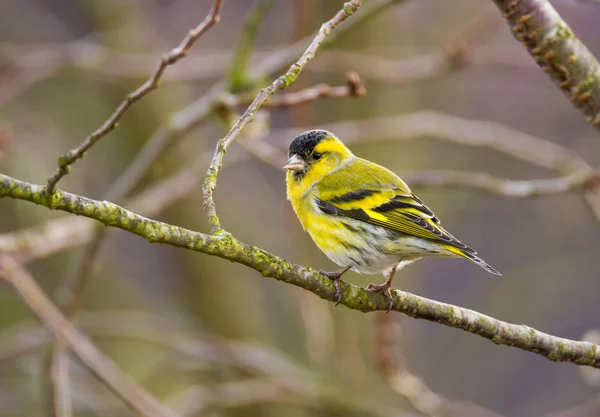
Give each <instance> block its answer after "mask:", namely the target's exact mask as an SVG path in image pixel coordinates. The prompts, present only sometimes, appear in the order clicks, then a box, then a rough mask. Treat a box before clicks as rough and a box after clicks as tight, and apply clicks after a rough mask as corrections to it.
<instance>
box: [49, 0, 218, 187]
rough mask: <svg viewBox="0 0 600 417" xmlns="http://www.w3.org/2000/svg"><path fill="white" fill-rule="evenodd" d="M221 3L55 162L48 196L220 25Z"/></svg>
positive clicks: (213, 6) (214, 2) (214, 4)
mask: <svg viewBox="0 0 600 417" xmlns="http://www.w3.org/2000/svg"><path fill="white" fill-rule="evenodd" d="M222 5H223V0H214V1H213V4H212V7H211V10H210V12H209V13H208V15H207V16H206V18H205V19H204V20H203V21H202V22H201V23H200V24H199V25H198V26H196V27H195V28H194V29H191V30H190V31H189V32H188V34H187V35H186V37H185V38H184V39H183V41H181V43H180V44H179V46H177V47H176V48H174V49H172V50H170V51H169V52H168V53H167V54H165V55H164V56H163V57H162V58H161V59H160V61H159V63H158V66H157V67H156V69H155V70H154V73H153V74H152V75H151V76H150V78H148V80H147V81H146V82H145V83H144V84H142V85H141V86H140V87H139V88H138V89H137V90H135V91H134V92H132V93H130V94H128V95H127V97H126V98H125V99H124V100H123V101H122V102H121V104H120V105H119V107H117V109H116V110H115V111H114V112H113V114H112V115H111V116H110V117H109V118H108V119H107V120H106V121H105V122H104V123H103V124H102V126H100V127H99V128H98V129H97V130H96V131H94V132H93V133H92V134H90V135H89V136H88V137H87V138H86V139H85V140H84V141H83V143H81V145H79V146H78V147H77V148H74V149H72V150H70V151H69V152H67V153H66V154H64V155H63V156H61V157H60V158H58V170H57V171H56V173H55V174H54V175H52V176H51V177H49V178H48V185H47V191H46V193H47V195H48V196H50V195H52V193H53V192H54V188H55V186H56V184H57V183H58V181H60V179H61V178H62V177H64V176H65V175H67V174H68V173H69V171H70V168H71V165H72V164H73V163H74V162H75V161H77V160H78V159H80V158H83V155H84V154H85V153H86V152H87V151H88V150H89V149H90V148H91V147H92V146H94V144H95V143H96V142H98V141H99V140H100V139H102V138H103V137H104V136H106V135H107V134H108V133H110V132H111V131H112V130H113V129H114V128H115V127H117V123H118V122H119V120H121V118H122V117H123V115H124V114H125V112H127V110H128V109H129V108H130V107H131V106H132V105H133V104H134V103H135V102H137V101H138V100H140V99H141V98H142V97H144V96H145V95H147V94H148V93H150V92H151V91H152V90H155V89H156V88H157V87H158V84H159V82H160V78H161V77H162V75H163V73H164V72H165V70H166V69H167V67H168V66H170V65H173V64H174V63H176V62H177V61H179V60H180V59H182V58H184V57H185V56H186V55H187V54H188V52H189V51H190V48H191V47H192V45H193V44H194V42H196V41H197V40H198V38H200V36H202V35H203V34H204V33H205V32H206V31H207V30H208V29H210V28H211V27H212V26H214V25H215V24H216V23H217V22H218V21H219V12H220V11H221V6H222Z"/></svg>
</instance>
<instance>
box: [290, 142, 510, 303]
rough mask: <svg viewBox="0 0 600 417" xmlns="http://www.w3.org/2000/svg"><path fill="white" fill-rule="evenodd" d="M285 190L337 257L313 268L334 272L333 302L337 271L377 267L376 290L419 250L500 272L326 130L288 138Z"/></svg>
mask: <svg viewBox="0 0 600 417" xmlns="http://www.w3.org/2000/svg"><path fill="white" fill-rule="evenodd" d="M283 169H285V170H286V171H287V173H286V183H287V197H288V200H290V201H291V202H292V206H293V207H294V211H295V212H296V215H297V216H298V219H299V220H300V223H302V227H303V228H304V230H306V231H307V232H308V233H309V234H310V236H311V237H312V239H313V240H314V242H315V243H316V244H317V246H318V247H319V248H320V249H321V250H322V251H323V252H324V253H325V254H326V255H327V256H328V257H329V259H331V260H332V261H333V262H335V263H336V264H338V265H340V266H343V268H342V269H340V270H339V271H335V272H324V271H319V272H321V273H322V274H323V275H326V276H328V277H329V278H331V279H332V280H334V284H335V288H336V297H337V300H338V303H339V302H340V300H341V291H340V283H339V281H340V277H341V276H342V274H344V273H345V272H346V271H348V270H349V269H353V270H355V271H356V272H358V273H364V274H376V273H383V275H384V276H385V277H386V281H385V282H384V283H383V284H369V286H368V287H367V290H369V291H382V292H384V293H385V295H386V296H387V297H388V299H389V307H388V311H389V309H391V308H392V306H393V303H394V300H393V297H392V295H391V291H390V287H391V285H392V280H393V279H394V274H395V272H396V270H398V269H401V268H402V267H404V266H405V265H407V264H409V263H411V262H414V261H416V260H418V259H420V258H422V257H425V256H437V257H449V258H466V259H468V260H469V261H471V262H474V263H476V264H477V265H479V266H480V267H482V268H483V269H485V270H486V271H488V272H491V273H492V274H496V275H500V273H499V272H498V271H496V270H495V269H494V268H492V267H491V266H489V265H488V264H487V263H486V262H485V261H484V260H483V259H481V258H479V257H478V256H477V252H475V251H474V250H473V249H471V248H469V247H468V246H466V245H464V244H462V243H461V242H459V241H458V239H456V238H455V237H454V236H452V235H451V234H450V233H448V232H447V231H446V230H445V229H444V228H442V226H441V225H440V221H439V220H438V218H437V217H436V216H435V214H434V213H433V212H432V211H431V210H430V209H429V208H428V207H427V206H426V205H425V204H424V203H423V201H421V200H420V199H419V198H418V197H417V196H415V195H414V194H413V193H412V192H411V190H410V188H409V187H408V185H406V183H405V182H404V181H402V179H400V178H399V177H398V176H397V175H396V174H394V173H393V172H391V171H390V170H388V169H386V168H384V167H382V166H380V165H377V164H375V163H373V162H370V161H367V160H365V159H362V158H358V157H356V156H354V155H353V154H352V152H351V151H350V150H349V149H348V148H347V147H346V146H345V145H344V144H343V143H342V142H341V141H340V140H339V139H338V138H337V137H335V136H334V135H333V134H332V133H330V132H327V131H325V130H311V131H308V132H304V133H302V134H300V135H298V136H297V137H296V138H295V139H294V140H293V141H292V143H291V144H290V148H289V160H288V161H287V162H286V164H285V166H284V167H283Z"/></svg>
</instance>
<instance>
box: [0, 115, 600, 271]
mask: <svg viewBox="0 0 600 417" xmlns="http://www.w3.org/2000/svg"><path fill="white" fill-rule="evenodd" d="M319 127H321V128H324V129H327V130H331V131H332V132H335V133H336V134H338V135H339V136H340V137H342V138H344V141H345V142H346V143H348V144H355V143H363V142H366V141H382V140H411V139H417V138H422V137H433V138H436V139H440V140H447V141H450V142H453V143H457V144H461V145H468V146H488V147H490V148H491V149H494V150H496V151H499V152H503V153H505V154H507V155H509V156H513V157H515V158H517V159H521V160H525V161H527V162H529V163H533V164H535V165H538V166H541V167H545V168H549V169H553V170H555V171H557V172H559V173H561V174H563V175H564V177H557V178H553V179H547V180H539V181H541V182H540V183H537V182H536V183H534V185H535V186H533V187H532V184H529V183H520V182H515V183H509V184H508V185H510V186H509V187H508V188H510V189H511V190H514V191H511V192H509V193H510V194H512V195H511V196H515V197H516V196H517V195H520V194H527V193H528V192H532V195H536V194H535V193H536V192H538V191H542V188H544V190H543V191H548V192H550V189H552V188H557V187H560V186H561V185H560V184H565V182H566V184H572V185H573V188H576V187H577V186H578V184H579V179H578V178H579V175H581V176H582V177H585V176H587V175H589V176H590V179H593V178H596V176H595V174H594V173H593V169H592V168H591V166H589V165H588V164H587V163H586V162H585V161H584V160H583V159H582V158H581V157H579V156H578V155H577V154H575V153H574V152H572V151H571V150H569V149H567V148H564V147H562V146H560V145H557V144H554V143H552V142H550V141H547V140H545V139H541V138H537V137H535V136H532V135H529V134H526V133H523V132H521V131H518V130H515V129H511V128H508V127H506V126H503V125H501V124H499V123H495V122H488V121H479V120H468V119H464V118H460V117H456V116H450V115H446V114H442V113H436V112H431V111H420V112H414V113H409V114H404V115H399V116H391V117H381V118H376V119H369V120H364V121H357V122H340V123H332V124H326V125H321V126H319ZM300 132H301V129H274V130H271V131H270V133H269V135H268V137H267V138H265V139H264V140H251V139H249V140H242V141H240V144H241V145H242V146H244V147H245V148H247V149H248V150H249V151H251V152H252V154H253V155H254V156H256V157H258V158H259V159H261V160H264V161H265V163H268V164H273V165H274V166H277V167H280V165H281V164H282V162H284V161H285V159H284V158H285V155H286V151H285V150H284V149H283V147H281V148H280V147H275V146H274V145H270V143H271V142H273V141H274V140H277V141H281V140H282V138H289V140H291V139H292V138H293V137H295V135H297V134H298V133H300ZM232 157H235V158H241V157H242V156H241V155H235V156H232ZM209 161H210V157H209V156H208V155H200V157H198V158H197V161H195V162H194V163H192V164H190V165H189V166H184V167H183V168H182V169H180V170H179V171H177V172H176V173H174V174H173V175H172V176H170V177H168V178H166V179H165V180H163V181H161V182H160V183H159V184H157V185H153V186H150V187H148V188H147V189H146V190H145V191H142V192H141V193H140V194H139V195H137V196H136V197H133V198H131V199H130V200H128V201H127V204H126V205H127V207H128V208H130V209H131V210H132V211H135V212H138V213H140V214H142V215H147V216H152V215H154V214H156V213H158V212H160V211H161V210H163V209H164V208H165V207H167V206H169V205H170V204H172V203H173V202H174V201H177V200H178V199H179V198H181V197H182V196H185V195H187V193H188V192H189V191H190V190H192V189H194V188H196V187H197V186H198V184H199V183H200V182H201V175H200V172H201V171H202V170H204V169H205V168H204V167H205V166H206V164H207V163H208V162H209ZM226 167H227V165H225V168H226ZM413 174H414V173H409V177H408V178H407V179H410V175H413ZM450 175H453V174H451V173H450ZM459 175H462V174H459ZM475 175H476V176H477V177H478V174H477V173H475ZM483 175H487V174H483ZM491 178H492V180H493V179H494V177H491ZM416 180H417V181H419V178H418V176H417V178H416ZM496 180H501V179H500V178H496ZM432 181H437V178H435V176H434V178H432ZM468 181H469V182H473V181H474V179H469V180H468ZM486 181H487V180H486ZM419 184H420V185H429V184H426V183H425V182H424V181H419ZM501 184H502V183H501ZM594 184H595V183H593V182H591V181H586V182H585V184H584V188H585V190H586V192H585V196H586V200H587V202H588V203H589V204H590V205H591V206H592V208H594V207H600V201H598V200H600V198H597V197H595V196H596V194H597V193H596V191H595V190H597V189H598V187H595V186H593V185H594ZM442 185H443V184H442ZM456 185H459V184H458V183H456ZM461 185H462V184H461ZM488 185H491V184H486V182H484V183H483V185H482V186H485V187H486V191H493V190H488V189H487V188H488V187H487V186H488ZM506 185H507V184H504V185H502V187H500V188H499V189H502V188H503V187H505V186H506ZM469 186H470V185H469ZM548 187H550V189H548ZM491 188H495V186H492V187H491ZM521 190H522V191H521ZM595 203H596V206H594V205H593V204H595ZM597 216H598V218H599V219H600V208H599V209H598V210H597ZM94 230H95V227H94V225H93V224H92V223H90V222H89V221H87V220H86V219H84V218H75V217H67V218H61V219H53V220H49V221H48V222H46V223H45V224H44V225H42V226H34V227H32V228H27V229H24V230H20V231H16V232H12V233H5V234H0V252H2V251H4V252H7V253H11V255H12V256H14V257H16V258H17V260H18V261H19V262H21V263H27V262H30V261H32V260H34V259H39V258H44V257H46V256H49V255H52V254H54V253H56V252H60V251H63V250H65V249H68V248H70V247H73V246H77V245H81V244H83V243H86V242H89V241H90V239H91V235H92V234H93V231H94Z"/></svg>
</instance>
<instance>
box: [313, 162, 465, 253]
mask: <svg viewBox="0 0 600 417" xmlns="http://www.w3.org/2000/svg"><path fill="white" fill-rule="evenodd" d="M368 164H372V163H370V162H367V161H364V160H361V159H358V158H357V160H356V161H355V163H354V164H353V165H352V169H351V170H350V169H348V168H346V169H341V170H338V171H335V172H333V173H332V174H329V175H327V176H326V177H324V178H323V180H321V182H320V183H319V184H318V186H317V191H318V197H317V199H316V203H317V205H318V207H319V208H320V209H321V211H322V212H323V213H326V214H328V215H332V216H345V217H349V218H352V219H355V220H360V221H363V222H365V223H369V224H372V225H376V226H381V227H384V228H386V229H389V230H393V231H396V232H399V233H402V234H405V235H408V236H414V237H420V238H423V239H428V240H432V241H435V242H438V243H440V244H442V245H451V246H453V247H456V248H458V249H460V250H461V251H466V252H470V253H473V254H474V253H475V251H474V250H473V249H471V248H469V247H467V246H466V245H464V244H462V243H461V242H460V241H459V240H458V239H456V238H455V237H454V236H452V235H451V234H450V233H448V232H447V231H446V230H445V229H444V228H442V227H441V226H440V221H439V219H438V218H437V217H436V216H435V214H434V213H433V211H431V209H429V207H427V206H426V205H425V204H424V203H423V201H421V200H420V199H419V198H418V197H417V196H415V195H414V194H413V193H412V192H411V190H410V188H409V187H408V185H406V183H404V181H402V180H401V179H400V178H399V177H398V176H396V175H395V174H394V173H392V172H391V171H388V170H387V169H385V168H383V167H380V166H378V165H375V164H372V165H368ZM373 165H374V166H375V167H378V168H379V169H377V170H376V169H375V168H374V167H373ZM357 184H358V185H360V187H359V188H358V189H357V187H356V186H357Z"/></svg>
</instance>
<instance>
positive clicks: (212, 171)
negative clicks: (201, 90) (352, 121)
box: [202, 0, 363, 234]
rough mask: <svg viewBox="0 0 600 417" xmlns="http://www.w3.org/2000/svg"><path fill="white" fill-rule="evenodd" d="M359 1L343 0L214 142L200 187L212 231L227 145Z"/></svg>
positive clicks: (216, 225) (216, 219) (214, 230)
mask: <svg viewBox="0 0 600 417" xmlns="http://www.w3.org/2000/svg"><path fill="white" fill-rule="evenodd" d="M362 2H363V0H350V1H348V2H346V3H344V7H343V8H342V9H341V10H340V11H339V12H337V13H336V14H335V16H334V17H333V18H331V19H330V20H329V21H327V22H325V23H323V25H322V26H321V29H320V30H319V32H318V33H317V35H316V36H315V38H314V39H313V41H312V42H311V44H310V45H309V46H308V48H306V50H305V51H304V53H303V54H302V55H301V56H300V58H299V59H298V60H297V61H296V62H294V63H293V64H292V65H291V66H290V68H289V69H288V70H287V72H286V73H285V74H283V75H282V76H280V77H278V78H277V79H276V80H275V81H273V82H272V83H271V84H270V85H269V86H267V87H265V88H263V89H262V90H260V92H259V93H258V94H257V95H256V98H255V99H254V101H252V103H251V104H250V106H248V108H247V109H246V111H245V112H244V114H243V115H242V117H240V119H239V120H238V121H237V122H236V123H235V124H234V125H233V127H232V128H231V130H230V131H229V132H228V133H227V135H225V137H224V138H222V139H221V140H219V142H218V143H217V149H216V150H215V155H214V157H213V160H212V162H211V163H210V167H209V168H208V171H207V173H206V177H205V179H204V185H203V187H202V192H203V194H204V199H203V205H204V211H205V213H206V217H207V218H208V222H209V224H210V229H211V232H212V233H213V234H214V233H217V232H219V231H220V230H221V224H220V222H219V217H218V216H217V211H216V208H215V202H214V200H213V192H214V190H215V188H216V186H217V176H218V175H219V170H220V169H221V166H222V165H223V157H224V156H225V152H227V149H228V148H229V145H231V143H232V142H233V141H234V140H235V138H236V137H237V136H238V135H239V133H240V132H241V131H242V130H243V129H244V128H245V127H246V126H247V125H248V124H250V123H252V121H253V120H254V116H255V114H256V112H257V111H258V109H260V107H261V106H262V105H263V104H264V103H265V102H266V101H267V100H268V99H269V97H271V96H272V95H273V94H275V92H276V91H278V90H283V89H284V88H287V87H288V86H290V85H291V84H292V83H293V82H294V81H295V80H296V78H298V76H299V75H300V72H302V69H303V68H304V67H305V66H306V65H307V64H308V62H309V61H310V60H311V59H313V58H314V56H315V54H316V52H317V49H319V47H320V46H321V44H322V43H323V42H324V41H325V38H327V36H328V35H329V34H330V33H331V31H332V30H334V29H335V28H336V27H337V26H338V25H339V24H340V23H342V22H343V21H344V20H346V19H347V18H348V17H350V16H351V15H352V14H353V13H354V12H356V10H358V8H359V7H360V5H361V4H362Z"/></svg>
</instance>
